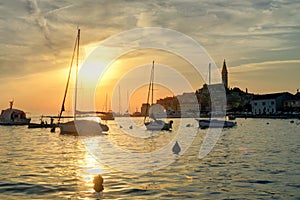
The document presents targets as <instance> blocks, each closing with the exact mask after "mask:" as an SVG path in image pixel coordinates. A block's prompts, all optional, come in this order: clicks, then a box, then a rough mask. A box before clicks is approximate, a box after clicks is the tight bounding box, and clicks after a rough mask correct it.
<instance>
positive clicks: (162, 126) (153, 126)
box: [145, 120, 173, 131]
mask: <svg viewBox="0 0 300 200" xmlns="http://www.w3.org/2000/svg"><path fill="white" fill-rule="evenodd" d="M172 124H173V121H172V120H171V121H170V122H169V123H166V122H164V121H162V120H153V121H150V122H145V126H146V128H147V130H152V131H161V130H165V131H169V130H172Z"/></svg>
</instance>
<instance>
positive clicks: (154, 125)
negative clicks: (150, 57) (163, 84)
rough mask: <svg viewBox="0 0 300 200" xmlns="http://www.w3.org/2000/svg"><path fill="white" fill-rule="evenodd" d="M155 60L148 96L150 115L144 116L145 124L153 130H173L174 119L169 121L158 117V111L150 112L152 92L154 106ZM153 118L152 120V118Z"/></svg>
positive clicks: (148, 128)
mask: <svg viewBox="0 0 300 200" xmlns="http://www.w3.org/2000/svg"><path fill="white" fill-rule="evenodd" d="M153 87H154V61H153V63H152V69H151V75H150V83H149V89H148V96H147V108H146V110H147V113H148V111H149V116H148V115H147V114H146V115H145V117H144V124H145V126H146V128H147V130H152V131H158V130H166V131H170V130H172V124H173V121H172V120H171V121H169V122H164V121H162V120H158V119H156V117H155V116H156V114H157V113H150V111H151V109H149V107H150V104H149V98H150V94H151V106H153V105H154V104H153V90H154V88H153ZM150 119H151V120H150Z"/></svg>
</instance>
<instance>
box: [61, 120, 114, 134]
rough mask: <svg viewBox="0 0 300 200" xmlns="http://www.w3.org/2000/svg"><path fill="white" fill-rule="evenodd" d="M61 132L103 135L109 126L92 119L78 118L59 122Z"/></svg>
mask: <svg viewBox="0 0 300 200" xmlns="http://www.w3.org/2000/svg"><path fill="white" fill-rule="evenodd" d="M58 127H59V129H60V134H64V135H75V136H79V135H80V136H84V135H101V134H103V132H107V131H108V130H109V128H108V126H107V125H105V124H101V123H99V122H96V121H91V120H76V121H69V122H66V123H60V124H58Z"/></svg>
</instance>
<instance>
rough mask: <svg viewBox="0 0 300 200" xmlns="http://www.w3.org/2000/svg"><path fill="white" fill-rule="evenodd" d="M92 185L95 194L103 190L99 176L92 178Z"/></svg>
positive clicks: (101, 179)
mask: <svg viewBox="0 0 300 200" xmlns="http://www.w3.org/2000/svg"><path fill="white" fill-rule="evenodd" d="M93 183H94V190H95V191H96V192H101V191H103V190H104V187H103V178H102V176H101V175H100V174H99V175H97V176H95V177H94V180H93Z"/></svg>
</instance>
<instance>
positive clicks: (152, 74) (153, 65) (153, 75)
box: [151, 60, 154, 105]
mask: <svg viewBox="0 0 300 200" xmlns="http://www.w3.org/2000/svg"><path fill="white" fill-rule="evenodd" d="M151 88H152V89H151V90H152V91H151V93H152V94H151V96H152V99H151V105H153V88H154V60H153V63H152V86H151Z"/></svg>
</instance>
